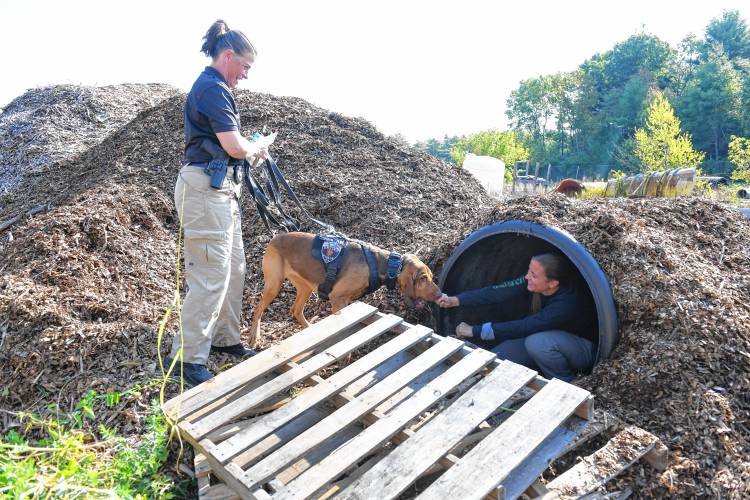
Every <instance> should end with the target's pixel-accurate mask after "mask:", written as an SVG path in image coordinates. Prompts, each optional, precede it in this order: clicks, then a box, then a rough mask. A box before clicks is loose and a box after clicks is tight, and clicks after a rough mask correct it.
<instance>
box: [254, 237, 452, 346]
mask: <svg viewBox="0 0 750 500" xmlns="http://www.w3.org/2000/svg"><path fill="white" fill-rule="evenodd" d="M314 237H315V235H314V234H311V233H296V232H295V233H280V234H277V235H276V236H274V238H273V239H272V240H271V242H270V243H269V244H268V248H266V253H265V254H264V255H263V280H264V286H263V295H262V296H261V298H260V302H259V303H258V305H257V307H256V308H255V311H254V312H253V323H252V326H251V328H250V342H249V343H250V345H251V346H253V345H255V341H256V339H257V338H258V334H259V333H260V319H261V317H262V316H263V312H264V311H265V310H266V308H267V307H268V305H269V304H270V303H271V302H272V301H273V299H275V298H276V296H277V295H278V294H279V290H281V284H282V283H283V282H284V280H285V279H288V280H289V281H291V282H292V284H293V285H294V287H295V288H296V289H297V298H296V299H295V301H294V304H293V305H292V308H291V313H292V316H293V317H294V318H295V319H296V320H297V321H298V322H299V323H300V324H301V325H302V326H305V327H307V326H310V323H308V321H307V319H305V303H306V302H307V299H309V298H310V295H311V294H312V293H313V292H314V291H317V289H318V285H319V284H321V283H323V282H324V281H325V266H324V265H323V263H322V262H320V261H319V260H318V259H317V258H315V257H313V255H312V244H313V238H314ZM369 249H370V250H371V251H372V254H373V256H374V257H375V260H376V262H377V268H378V275H379V278H380V283H383V282H384V280H385V276H386V271H387V268H388V265H387V261H388V256H389V255H390V252H388V251H386V250H383V249H381V248H378V247H376V246H372V245H369ZM339 258H343V261H342V264H341V269H340V271H339V274H338V277H337V278H336V282H335V284H334V285H333V288H332V289H331V292H330V294H329V299H330V301H331V309H332V310H333V313H334V314H335V313H338V312H339V311H340V310H341V309H343V308H344V307H346V306H347V305H349V304H350V303H351V302H352V301H353V300H355V299H357V298H359V297H361V296H362V295H364V294H365V293H367V290H368V283H369V276H370V272H369V267H368V265H367V261H366V259H365V257H364V254H363V253H362V246H361V244H360V243H357V242H353V241H347V242H346V251H345V253H344V254H343V257H339ZM402 259H403V260H402V266H401V272H400V274H399V275H398V277H397V284H398V288H399V290H400V291H401V295H403V297H404V299H405V300H406V302H407V304H408V305H410V306H416V307H421V306H423V305H424V303H425V301H431V302H434V301H436V300H437V299H438V298H440V295H441V294H440V289H439V288H438V287H437V285H436V284H435V283H433V282H432V271H430V268H429V267H427V266H426V265H425V264H424V263H423V262H422V261H421V260H419V259H418V258H417V256H416V255H409V254H406V255H404V256H403V257H402Z"/></svg>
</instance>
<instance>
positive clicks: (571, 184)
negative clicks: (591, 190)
mask: <svg viewBox="0 0 750 500" xmlns="http://www.w3.org/2000/svg"><path fill="white" fill-rule="evenodd" d="M584 189H586V186H584V185H583V184H581V183H580V182H578V181H577V180H575V179H563V180H561V181H560V183H559V184H558V185H557V186H555V189H554V192H555V193H561V194H564V195H565V196H567V197H568V198H577V197H578V196H580V195H581V192H582V191H583V190H584Z"/></svg>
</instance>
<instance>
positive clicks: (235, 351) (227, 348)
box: [211, 344, 258, 359]
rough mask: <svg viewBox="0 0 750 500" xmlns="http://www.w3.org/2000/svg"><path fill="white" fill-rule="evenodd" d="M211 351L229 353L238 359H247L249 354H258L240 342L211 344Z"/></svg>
mask: <svg viewBox="0 0 750 500" xmlns="http://www.w3.org/2000/svg"><path fill="white" fill-rule="evenodd" d="M211 352H223V353H225V354H229V355H231V356H234V357H235V358H240V359H247V358H249V357H251V356H255V355H256V354H258V353H257V352H255V351H254V350H253V349H247V348H246V347H245V346H243V345H242V344H234V345H224V346H219V345H212V346H211Z"/></svg>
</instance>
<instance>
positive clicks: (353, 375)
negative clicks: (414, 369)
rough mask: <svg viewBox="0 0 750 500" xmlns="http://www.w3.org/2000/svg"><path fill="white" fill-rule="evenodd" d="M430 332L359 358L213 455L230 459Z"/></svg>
mask: <svg viewBox="0 0 750 500" xmlns="http://www.w3.org/2000/svg"><path fill="white" fill-rule="evenodd" d="M430 332H431V330H430V329H429V328H425V327H421V326H416V327H413V328H411V329H409V330H407V331H406V332H404V333H402V334H401V335H399V336H397V337H396V338H394V339H393V340H391V341H390V342H388V343H386V344H384V345H382V346H380V347H378V348H377V349H375V350H374V351H372V352H370V353H369V354H367V355H366V356H364V357H363V358H360V359H358V360H357V361H355V362H354V363H352V364H351V365H349V366H347V367H346V368H344V369H343V370H340V371H339V372H337V373H335V374H333V375H332V376H330V377H329V378H328V379H325V380H323V381H322V382H321V383H320V384H318V385H317V386H315V387H313V388H310V389H308V390H307V391H305V393H304V394H302V395H300V396H298V397H296V398H295V399H293V400H292V401H290V402H289V403H288V404H287V405H286V406H284V407H283V408H280V409H278V410H276V411H274V412H273V413H270V414H268V415H265V416H263V417H261V418H259V419H256V421H255V422H254V423H253V425H252V426H251V427H248V428H247V429H245V430H243V431H241V432H239V433H237V434H236V435H235V436H233V437H231V438H229V439H227V440H226V441H224V442H223V443H221V444H220V445H219V446H218V447H217V448H216V455H215V456H216V458H217V460H220V461H222V462H226V461H227V460H229V459H231V458H232V457H234V456H235V455H237V454H238V453H240V452H241V451H242V450H244V449H246V448H248V447H249V446H251V445H252V444H254V443H256V442H258V441H260V440H261V439H263V438H264V437H265V436H267V435H268V434H270V433H272V432H274V430H275V429H277V428H278V427H279V426H281V425H284V424H285V423H286V422H289V421H290V420H292V419H293V418H296V417H297V416H299V415H300V414H301V413H303V412H304V411H306V410H307V409H308V408H311V407H312V406H314V405H316V404H318V403H320V402H322V401H324V400H325V399H327V398H328V397H330V396H332V395H333V394H335V393H336V392H339V391H341V390H343V389H344V388H345V387H346V386H347V385H348V384H349V383H351V382H352V381H354V380H356V379H357V378H358V377H360V376H361V375H362V373H365V372H368V371H369V370H371V369H373V368H374V367H375V366H378V365H379V364H381V363H383V362H384V361H386V360H388V359H389V358H391V357H393V356H394V355H396V354H398V353H399V352H401V351H403V350H405V349H408V348H409V347H411V346H413V345H414V344H416V343H417V342H419V341H421V340H423V339H424V338H425V337H426V336H428V335H429V334H430ZM236 462H238V465H240V466H244V465H246V463H247V462H246V461H245V460H236Z"/></svg>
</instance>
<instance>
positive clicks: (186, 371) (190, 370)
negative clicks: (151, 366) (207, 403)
mask: <svg viewBox="0 0 750 500" xmlns="http://www.w3.org/2000/svg"><path fill="white" fill-rule="evenodd" d="M164 365H165V367H166V368H167V369H168V368H169V366H171V365H172V359H171V358H169V357H168V358H166V359H165V360H164ZM171 376H172V377H174V378H176V379H177V380H179V379H180V363H179V362H177V363H176V364H175V365H174V369H172V373H171ZM182 376H183V379H184V382H185V385H186V386H188V387H195V386H196V385H200V384H202V383H203V382H205V381H206V380H211V379H212V378H214V376H213V374H211V372H210V371H208V369H207V368H206V367H205V366H203V365H199V364H195V363H182Z"/></svg>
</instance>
